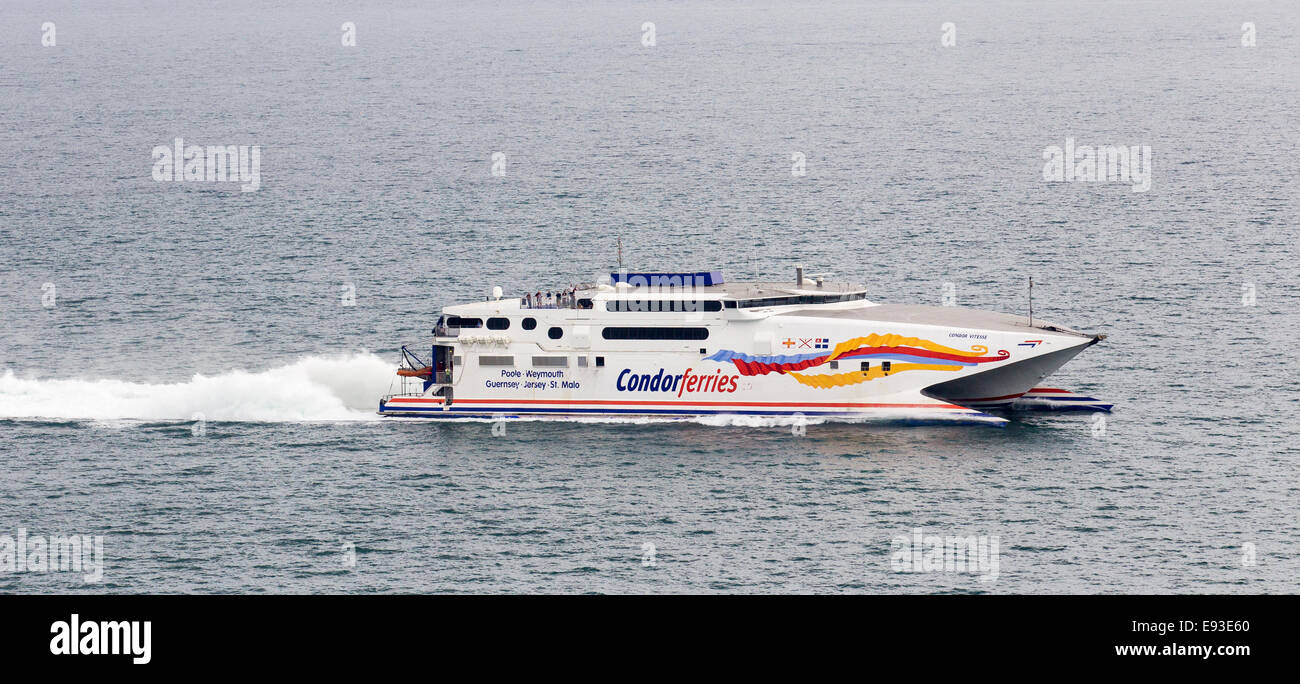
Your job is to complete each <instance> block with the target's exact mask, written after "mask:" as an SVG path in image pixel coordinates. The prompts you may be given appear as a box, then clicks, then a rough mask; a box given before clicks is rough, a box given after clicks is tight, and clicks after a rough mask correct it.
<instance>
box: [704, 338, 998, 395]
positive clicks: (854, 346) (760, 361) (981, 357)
mask: <svg viewBox="0 0 1300 684" xmlns="http://www.w3.org/2000/svg"><path fill="white" fill-rule="evenodd" d="M988 351H989V349H988V347H985V346H983V345H978V344H977V345H972V346H971V348H970V351H962V350H960V349H954V348H953V347H946V346H944V345H941V344H938V343H936V342H933V341H931V340H926V339H922V338H920V337H904V336H902V335H896V334H892V333H891V334H885V335H877V334H875V333H872V334H871V335H867V336H866V337H855V338H853V339H850V340H846V341H844V342H841V343H839V344H837V345H835V348H834V349H832V350H831V351H830V352H829V353H826V354H790V355H784V354H771V355H761V356H754V355H750V354H745V353H742V352H734V351H730V350H726V349H723V350H719V351H717V352H715V353H714V354H713V355H711V356H707V357H705V358H706V359H707V360H710V361H718V362H721V363H726V362H728V361H730V362H731V363H732V364H733V365H735V366H736V369H737V370H738V371H740V374H741V375H748V376H753V375H767V374H768V373H782V374H785V373H789V374H790V376H791V377H793V378H794V379H795V380H797V381H798V382H800V383H802V384H804V385H808V386H810V387H818V388H822V389H827V388H831V387H841V386H844V385H853V384H857V383H860V382H866V381H868V380H874V379H876V378H880V377H884V376H886V375H893V374H895V373H902V372H905V371H911V370H940V371H955V370H961V369H962V368H963V367H966V366H977V365H979V364H981V363H992V362H997V361H1005V360H1006V359H1008V358H1011V353H1010V352H1008V351H1007V350H1005V349H1001V350H998V352H997V354H996V355H993V356H987V354H988ZM853 357H869V358H870V359H872V360H880V361H889V362H890V370H889V372H888V373H886V372H885V371H884V369H883V368H882V367H881V366H875V367H874V368H871V369H870V370H868V371H853V372H849V373H838V374H830V375H826V374H819V375H808V374H805V373H800V372H799V371H805V370H807V369H809V368H814V367H816V366H820V365H822V364H824V363H827V362H829V361H833V360H835V359H840V358H853Z"/></svg>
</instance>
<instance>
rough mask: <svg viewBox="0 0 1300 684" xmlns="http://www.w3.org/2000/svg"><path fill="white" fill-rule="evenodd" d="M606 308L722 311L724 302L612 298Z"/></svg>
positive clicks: (662, 310)
mask: <svg viewBox="0 0 1300 684" xmlns="http://www.w3.org/2000/svg"><path fill="white" fill-rule="evenodd" d="M605 310H606V311H616V312H632V313H684V312H686V313H689V312H694V311H722V302H721V301H719V300H716V299H611V300H609V301H607V302H605Z"/></svg>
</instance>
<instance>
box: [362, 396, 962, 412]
mask: <svg viewBox="0 0 1300 684" xmlns="http://www.w3.org/2000/svg"><path fill="white" fill-rule="evenodd" d="M441 403H442V399H430V398H426V397H412V398H402V399H389V400H388V402H387V403H386V405H387V406H393V405H397V404H441ZM455 403H456V404H457V405H459V404H508V405H511V406H514V405H519V404H560V405H565V406H810V407H817V408H931V409H956V410H959V411H969V410H970V409H968V408H966V407H964V406H957V405H954V404H880V403H872V404H862V403H851V402H779V401H617V400H602V399H575V400H572V401H566V400H563V399H457V400H456V401H455Z"/></svg>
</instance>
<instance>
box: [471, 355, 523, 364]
mask: <svg viewBox="0 0 1300 684" xmlns="http://www.w3.org/2000/svg"><path fill="white" fill-rule="evenodd" d="M478 365H480V366H513V365H515V357H513V356H486V355H484V356H479V357H478Z"/></svg>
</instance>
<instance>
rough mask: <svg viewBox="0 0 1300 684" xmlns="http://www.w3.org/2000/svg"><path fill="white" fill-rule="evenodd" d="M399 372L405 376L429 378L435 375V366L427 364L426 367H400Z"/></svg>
mask: <svg viewBox="0 0 1300 684" xmlns="http://www.w3.org/2000/svg"><path fill="white" fill-rule="evenodd" d="M397 374H398V375H400V376H402V377H404V378H428V377H432V376H433V367H432V366H425V367H424V368H398V369H397Z"/></svg>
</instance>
